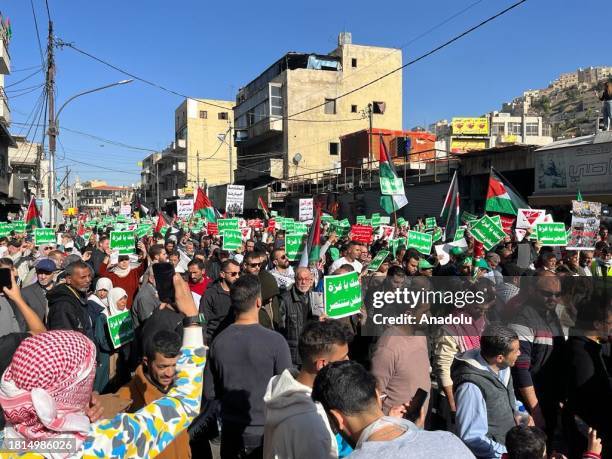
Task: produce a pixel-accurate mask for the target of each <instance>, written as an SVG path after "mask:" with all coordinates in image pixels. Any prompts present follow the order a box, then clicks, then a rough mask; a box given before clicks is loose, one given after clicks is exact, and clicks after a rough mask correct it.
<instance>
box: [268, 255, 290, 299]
mask: <svg viewBox="0 0 612 459" xmlns="http://www.w3.org/2000/svg"><path fill="white" fill-rule="evenodd" d="M272 265H273V266H274V268H272V269H271V270H270V274H272V275H273V276H274V278H275V279H276V283H277V284H278V288H279V290H280V291H281V293H282V292H283V291H285V290H289V289H291V287H292V286H293V284H294V283H295V272H294V271H293V267H292V266H291V262H290V261H289V258H287V254H286V252H285V249H275V250H274V251H273V252H272Z"/></svg>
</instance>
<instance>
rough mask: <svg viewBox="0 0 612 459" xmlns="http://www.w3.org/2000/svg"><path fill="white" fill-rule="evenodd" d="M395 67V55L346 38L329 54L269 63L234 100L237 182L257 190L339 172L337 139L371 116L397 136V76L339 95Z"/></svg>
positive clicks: (289, 57) (303, 55) (398, 59)
mask: <svg viewBox="0 0 612 459" xmlns="http://www.w3.org/2000/svg"><path fill="white" fill-rule="evenodd" d="M401 65H402V52H401V50H400V49H391V48H382V47H377V46H364V45H357V44H353V43H352V40H351V34H350V33H346V32H345V33H342V34H340V36H339V39H338V47H337V48H336V49H335V50H333V51H332V52H330V53H328V54H314V53H295V52H291V53H288V54H286V55H284V56H283V57H282V58H280V59H279V60H277V61H276V62H274V63H273V64H272V65H270V66H269V67H268V68H267V69H266V70H265V71H264V72H263V73H262V74H261V75H259V76H258V77H257V78H255V79H254V80H252V81H251V82H249V83H248V84H247V85H246V86H244V87H243V88H241V89H240V90H239V91H238V95H237V97H236V107H235V108H234V120H235V128H236V145H237V148H238V163H237V167H236V171H235V172H236V181H237V182H240V183H243V184H246V185H249V186H257V185H259V184H263V183H267V182H269V181H270V180H271V179H274V178H283V177H289V176H295V175H300V174H306V173H310V172H312V171H317V170H329V169H337V167H338V163H339V162H340V137H341V136H343V135H345V134H349V133H351V132H356V131H359V130H362V129H366V128H368V127H369V112H370V110H371V112H372V115H371V117H372V125H373V127H374V128H383V129H392V130H400V129H401V128H402V73H401V72H396V73H394V74H392V75H391V76H389V77H387V78H384V79H381V80H380V81H378V82H376V83H374V84H371V85H369V86H366V87H365V88H363V89H361V90H359V91H356V92H354V93H352V94H350V95H347V96H346V97H341V98H339V96H342V95H343V94H345V93H347V92H350V91H351V90H354V89H356V88H359V87H361V86H363V85H364V84H365V83H368V82H371V81H373V80H375V79H376V78H378V77H380V76H382V75H384V74H386V73H389V72H390V71H391V70H394V69H397V68H399V67H401ZM313 107H315V108H313ZM311 108H313V109H311Z"/></svg>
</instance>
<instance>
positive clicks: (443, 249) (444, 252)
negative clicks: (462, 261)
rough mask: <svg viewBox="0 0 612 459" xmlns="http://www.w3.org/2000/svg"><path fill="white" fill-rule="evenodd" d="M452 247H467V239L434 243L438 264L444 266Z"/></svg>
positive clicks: (448, 259)
mask: <svg viewBox="0 0 612 459" xmlns="http://www.w3.org/2000/svg"><path fill="white" fill-rule="evenodd" d="M453 247H460V248H462V249H465V248H466V247H467V241H466V240H465V239H459V240H458V241H453V242H449V243H447V244H438V245H434V249H435V251H436V255H438V260H439V261H440V265H442V266H444V265H446V264H447V263H448V262H449V261H450V251H451V249H452V248H453Z"/></svg>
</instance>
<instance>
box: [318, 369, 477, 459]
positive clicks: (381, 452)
mask: <svg viewBox="0 0 612 459" xmlns="http://www.w3.org/2000/svg"><path fill="white" fill-rule="evenodd" d="M311 397H312V399H313V400H314V401H315V402H319V403H320V404H321V405H322V406H323V408H324V409H325V412H326V413H327V416H328V419H329V422H330V424H331V427H332V430H333V431H334V432H338V433H339V434H340V435H341V436H342V437H343V438H344V439H345V440H346V441H347V442H348V443H349V444H350V445H351V446H352V447H353V448H354V451H353V453H351V455H350V456H349V457H350V458H351V459H353V458H354V459H362V458H364V459H365V458H372V457H377V458H385V459H400V458H401V459H403V458H406V457H427V458H432V459H433V458H450V457H452V458H453V459H463V458H466V459H467V458H473V457H474V455H473V454H472V453H471V452H470V450H469V449H468V448H467V447H466V446H465V445H464V444H463V442H461V440H459V439H458V438H457V437H456V436H455V435H453V434H452V433H450V432H445V431H433V432H428V431H425V430H421V429H419V427H417V426H419V425H420V426H422V425H423V422H424V418H425V412H424V411H423V410H421V414H420V416H419V419H418V420H417V423H416V425H415V423H412V422H411V421H409V420H407V419H398V418H397V417H395V416H385V414H384V413H383V411H382V408H381V401H380V397H381V394H380V392H379V391H378V388H377V383H376V378H375V377H374V376H373V375H371V374H370V373H368V372H367V371H366V369H365V368H364V367H363V366H362V365H360V364H359V363H357V362H354V361H350V360H344V361H340V362H333V363H330V364H328V365H326V366H325V367H323V368H322V369H321V370H319V372H318V374H317V376H316V378H315V380H314V383H313V387H312V394H311Z"/></svg>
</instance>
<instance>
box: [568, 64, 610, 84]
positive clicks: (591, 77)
mask: <svg viewBox="0 0 612 459" xmlns="http://www.w3.org/2000/svg"><path fill="white" fill-rule="evenodd" d="M610 76H612V67H588V68H586V69H578V71H577V72H576V77H577V80H578V82H579V83H586V84H589V85H594V84H595V83H597V82H599V81H601V80H604V79H606V78H609V77H610Z"/></svg>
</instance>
